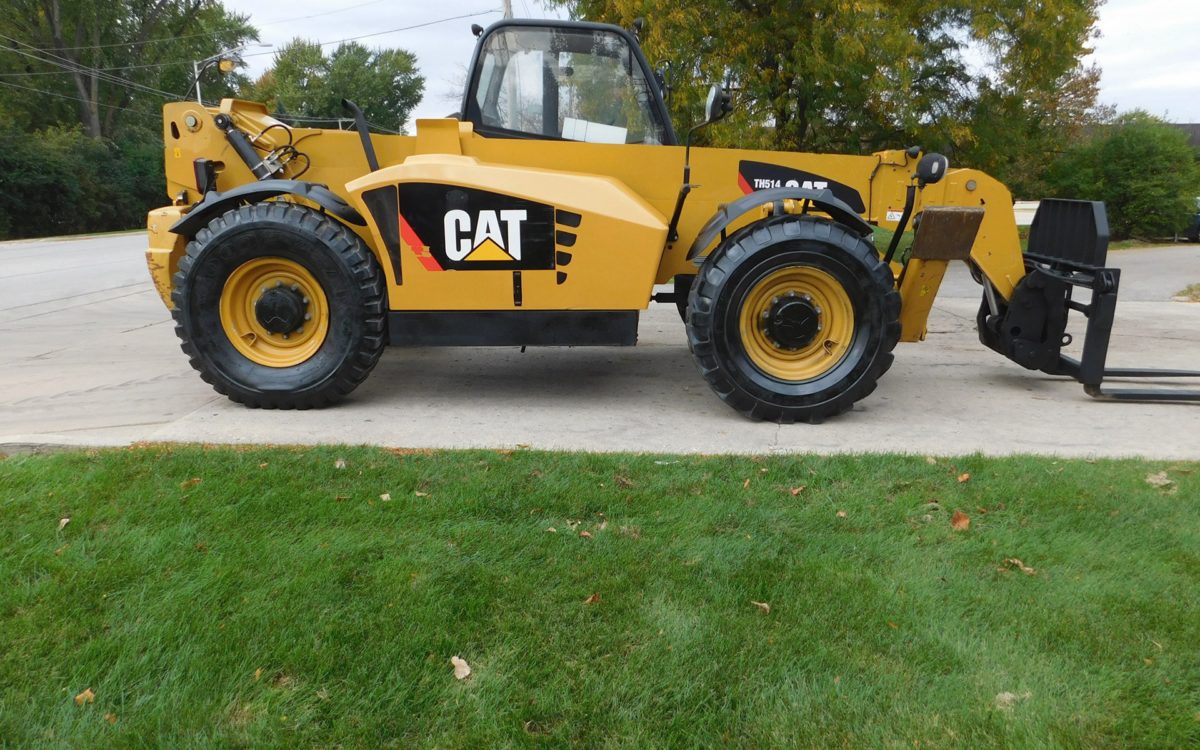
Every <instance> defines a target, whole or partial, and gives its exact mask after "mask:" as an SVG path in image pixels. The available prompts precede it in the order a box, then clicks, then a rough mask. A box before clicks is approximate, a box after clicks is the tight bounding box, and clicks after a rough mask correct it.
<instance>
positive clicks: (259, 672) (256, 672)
mask: <svg viewBox="0 0 1200 750" xmlns="http://www.w3.org/2000/svg"><path fill="white" fill-rule="evenodd" d="M261 677H262V667H259V668H258V669H256V670H254V681H255V682H258V681H259V679H260V678H261Z"/></svg>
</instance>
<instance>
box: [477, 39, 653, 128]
mask: <svg viewBox="0 0 1200 750" xmlns="http://www.w3.org/2000/svg"><path fill="white" fill-rule="evenodd" d="M476 81H477V84H476V90H475V97H474V98H475V101H474V102H473V104H474V105H475V106H476V107H477V108H478V116H479V124H481V125H482V126H484V127H485V128H491V129H496V130H499V131H509V132H511V133H513V134H514V135H524V136H527V137H528V136H532V137H543V138H556V139H564V140H574V141H588V142H591V143H663V141H664V137H665V135H664V133H665V128H664V125H663V122H662V118H661V117H660V116H659V114H658V112H657V109H656V108H655V107H654V97H653V94H652V93H651V92H652V90H651V88H650V86H651V85H653V84H652V83H651V82H650V81H647V79H646V76H645V74H644V73H643V70H642V66H641V65H640V64H639V63H638V60H637V58H636V57H635V56H634V55H633V51H632V50H631V49H630V47H629V44H628V43H627V42H626V40H625V39H624V38H623V37H622V36H620V35H619V34H614V33H612V32H608V31H593V30H587V29H557V28H511V29H500V30H498V31H496V32H494V33H492V34H491V35H489V37H488V39H487V41H486V42H485V47H484V49H483V50H482V51H481V53H480V57H479V63H478V73H477V78H476Z"/></svg>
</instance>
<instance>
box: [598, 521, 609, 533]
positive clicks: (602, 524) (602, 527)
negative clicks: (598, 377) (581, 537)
mask: <svg viewBox="0 0 1200 750" xmlns="http://www.w3.org/2000/svg"><path fill="white" fill-rule="evenodd" d="M607 528H608V521H607V520H604V521H601V522H600V525H599V526H597V527H596V531H604V530H605V529H607Z"/></svg>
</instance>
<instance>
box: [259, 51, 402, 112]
mask: <svg viewBox="0 0 1200 750" xmlns="http://www.w3.org/2000/svg"><path fill="white" fill-rule="evenodd" d="M424 88H425V79H424V78H423V77H422V76H421V75H419V74H418V73H417V70H416V57H415V56H414V55H413V54H412V53H411V52H407V51H405V50H400V49H381V50H370V49H368V48H366V47H364V46H363V45H361V44H358V43H356V42H346V43H343V44H340V45H338V48H337V49H336V50H334V52H333V54H331V55H329V56H328V57H326V56H325V54H324V53H323V52H322V51H321V46H320V45H319V44H317V43H316V42H309V41H305V40H303V39H295V40H293V41H291V42H289V43H288V44H287V45H285V46H284V47H282V48H281V49H280V50H279V52H278V54H277V55H276V56H275V64H274V65H273V66H272V67H271V69H270V70H268V71H267V72H266V73H264V74H263V75H262V76H261V77H260V78H259V79H258V80H257V81H256V82H255V83H254V84H253V85H252V86H249V87H248V88H247V90H246V95H247V96H248V97H249V98H253V99H256V100H259V101H263V102H266V104H267V106H268V107H270V108H271V109H273V110H275V111H277V112H279V113H281V114H286V115H289V116H291V117H293V118H297V119H299V120H300V121H301V122H302V123H303V119H304V118H336V117H346V116H347V115H346V112H345V110H344V109H343V108H342V104H341V102H342V99H343V98H345V99H352V100H354V101H355V102H356V103H357V104H358V105H359V106H360V107H362V109H363V112H364V113H365V114H366V116H367V119H368V120H369V121H370V122H371V124H372V125H374V126H376V127H379V128H383V129H385V130H394V131H397V132H401V131H403V129H404V123H405V121H406V120H407V119H408V115H409V113H410V112H411V111H412V110H413V108H414V107H416V106H417V104H419V103H420V102H421V95H422V92H423V91H424Z"/></svg>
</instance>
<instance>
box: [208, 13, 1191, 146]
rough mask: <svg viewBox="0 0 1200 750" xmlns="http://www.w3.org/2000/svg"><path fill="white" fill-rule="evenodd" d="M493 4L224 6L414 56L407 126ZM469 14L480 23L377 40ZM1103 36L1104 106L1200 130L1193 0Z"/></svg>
mask: <svg viewBox="0 0 1200 750" xmlns="http://www.w3.org/2000/svg"><path fill="white" fill-rule="evenodd" d="M512 3H513V9H514V12H515V13H516V15H517V16H526V17H535V18H542V17H546V16H548V15H550V13H549V12H547V11H546V10H545V9H544V8H543V7H542V4H541V3H540V2H539V0H512ZM500 4H501V3H500V0H441V2H415V1H414V0H290V1H289V2H287V3H281V4H279V5H276V4H268V5H264V4H263V3H261V2H256V1H252V0H225V5H226V7H228V8H230V9H233V10H236V11H238V12H239V13H245V14H247V15H249V16H250V19H251V22H252V23H253V24H254V25H255V26H257V27H258V29H259V31H260V33H261V36H262V41H264V42H269V43H272V44H274V45H275V46H276V47H279V46H281V45H283V44H285V43H287V42H288V41H289V40H291V39H292V38H293V37H296V36H302V37H305V38H307V39H313V40H318V41H322V42H326V41H336V40H338V39H346V38H349V37H357V36H361V35H364V34H372V35H375V36H370V37H368V38H365V39H361V40H359V41H360V42H361V43H362V44H365V45H367V46H370V47H402V48H404V49H407V50H409V51H411V52H413V53H414V54H416V56H417V63H418V65H419V67H420V70H421V73H422V74H423V75H424V76H425V99H424V100H423V101H422V102H421V104H420V106H418V107H417V109H416V111H415V112H414V113H413V115H414V118H416V117H441V116H444V115H446V114H448V113H450V112H454V111H456V110H457V109H458V108H459V101H460V97H461V94H462V92H461V86H462V79H463V77H464V71H465V69H466V65H467V63H468V62H469V61H470V57H471V52H472V50H473V49H474V46H475V39H474V38H473V37H472V36H471V32H470V27H471V24H472V23H478V24H480V25H482V26H487V25H488V24H489V23H491V22H493V21H495V20H498V19H499V18H500V17H501V16H500V12H499V7H500ZM487 11H492V12H487ZM474 13H480V15H474V16H472V17H469V18H460V19H457V20H450V21H445V22H442V23H433V24H431V25H428V26H424V27H422V28H416V29H409V30H404V31H395V32H391V33H385V34H380V33H379V32H383V31H388V30H390V29H398V28H400V27H406V26H414V25H417V24H425V23H429V22H431V21H438V20H439V19H445V18H448V17H450V16H462V15H467V14H474ZM559 15H561V14H559ZM306 16H307V18H305V17H306ZM1100 32H1101V37H1100V38H1099V39H1097V40H1096V41H1095V49H1096V51H1095V54H1094V55H1093V56H1092V58H1091V59H1092V60H1094V61H1095V62H1097V63H1098V64H1099V65H1100V67H1101V68H1102V69H1103V70H1104V76H1103V78H1102V80H1101V92H1100V99H1101V101H1102V102H1104V103H1106V104H1115V105H1117V107H1118V109H1121V110H1126V109H1133V108H1135V107H1137V108H1142V109H1146V110H1149V111H1150V112H1151V113H1153V114H1156V115H1159V116H1160V117H1165V118H1166V119H1168V120H1171V121H1173V122H1200V51H1198V50H1200V2H1196V1H1195V0H1185V1H1184V2H1181V1H1180V0H1108V3H1107V4H1105V5H1104V6H1102V7H1101V9H1100ZM327 49H333V45H331V46H330V47H329V48H327ZM248 52H258V53H262V52H267V53H268V54H258V55H253V56H248V57H247V58H246V61H247V63H249V66H250V69H249V72H250V74H251V75H257V74H259V73H261V72H262V71H263V70H264V69H265V68H266V67H268V65H269V64H270V61H271V54H270V53H269V50H248Z"/></svg>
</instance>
